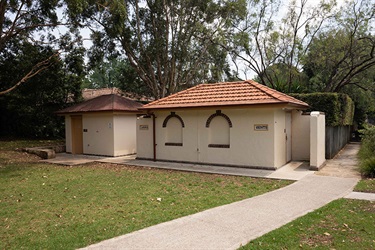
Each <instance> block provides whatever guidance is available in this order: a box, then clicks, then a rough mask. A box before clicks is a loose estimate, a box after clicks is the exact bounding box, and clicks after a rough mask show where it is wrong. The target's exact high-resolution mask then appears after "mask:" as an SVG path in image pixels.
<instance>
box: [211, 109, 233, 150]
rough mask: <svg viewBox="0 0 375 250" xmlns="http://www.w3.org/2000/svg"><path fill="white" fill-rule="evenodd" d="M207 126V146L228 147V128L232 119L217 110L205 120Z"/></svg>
mask: <svg viewBox="0 0 375 250" xmlns="http://www.w3.org/2000/svg"><path fill="white" fill-rule="evenodd" d="M206 127H207V128H208V147H210V148H229V147H230V128H231V127H232V121H231V120H230V118H229V117H228V116H227V115H226V114H223V113H221V111H220V110H217V111H216V113H215V114H212V115H211V116H210V117H209V118H208V119H207V121H206Z"/></svg>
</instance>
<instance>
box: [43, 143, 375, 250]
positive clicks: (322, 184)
mask: <svg viewBox="0 0 375 250" xmlns="http://www.w3.org/2000/svg"><path fill="white" fill-rule="evenodd" d="M358 149H359V145H358V144H348V145H347V146H346V147H345V148H344V149H343V150H342V151H341V152H340V153H339V155H338V156H336V157H335V158H334V159H332V160H329V161H327V164H326V165H325V167H324V168H322V169H321V170H320V171H319V172H315V174H314V171H310V170H309V168H308V167H309V166H308V164H306V163H304V162H291V163H289V164H287V165H285V166H284V167H282V168H280V169H278V170H276V171H273V170H262V169H248V168H233V167H221V166H210V165H197V164H185V163H169V162H152V161H141V160H136V159H135V156H134V155H133V156H125V157H116V158H112V157H109V158H108V157H97V156H78V157H77V156H74V155H70V154H58V155H57V157H56V158H55V159H50V160H44V161H46V162H51V163H57V164H65V165H79V164H84V163H86V162H93V161H98V162H108V163H117V164H127V165H136V166H146V167H155V168H166V169H176V170H182V171H196V172H204V173H218V174H229V175H243V176H252V177H262V178H276V179H288V180H297V182H295V183H293V184H291V185H289V186H287V187H284V188H281V189H278V190H275V191H272V192H269V193H266V194H263V195H260V196H256V197H253V198H250V199H246V200H242V201H239V202H235V203H231V204H228V205H224V206H220V207H216V208H212V209H209V210H206V211H203V212H200V213H197V214H193V215H190V216H186V217H182V218H179V219H176V220H172V221H168V222H165V223H161V224H158V225H155V226H152V227H148V228H145V229H142V230H139V231H136V232H133V233H129V234H126V235H123V236H119V237H116V238H113V239H109V240H106V241H103V242H100V243H98V244H94V245H91V246H88V247H86V248H84V249H237V248H238V247H240V246H241V245H244V244H246V243H248V242H249V241H251V240H253V239H255V238H257V237H259V236H261V235H263V234H265V233H268V232H270V231H272V230H274V229H276V228H279V227H281V226H283V225H285V224H286V223H288V222H290V221H292V220H294V219H296V218H298V217H300V216H303V215H305V214H307V213H308V212H311V211H313V210H315V209H317V208H319V207H322V206H324V205H325V204H327V203H329V202H331V201H333V200H335V199H338V198H342V197H345V198H350V199H366V200H372V201H374V200H375V197H374V196H375V194H366V193H358V192H352V190H353V187H354V186H355V185H356V183H357V181H358V180H359V177H360V175H359V173H358V171H357V169H356V166H357V162H356V154H357V151H358Z"/></svg>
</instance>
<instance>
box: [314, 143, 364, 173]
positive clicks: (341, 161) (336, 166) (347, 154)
mask: <svg viewBox="0 0 375 250" xmlns="http://www.w3.org/2000/svg"><path fill="white" fill-rule="evenodd" d="M359 148H360V144H359V143H355V142H354V143H348V144H347V145H346V146H345V147H344V148H343V149H342V150H341V151H340V152H339V153H338V154H337V155H336V156H335V158H333V159H331V160H327V161H326V165H325V166H324V167H323V168H322V169H320V170H319V172H317V173H316V174H318V175H324V176H336V177H344V178H346V177H349V178H361V175H360V173H359V171H358V164H357V153H358V150H359Z"/></svg>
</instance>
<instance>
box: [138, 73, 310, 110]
mask: <svg viewBox="0 0 375 250" xmlns="http://www.w3.org/2000/svg"><path fill="white" fill-rule="evenodd" d="M255 104H290V105H293V106H297V107H299V108H308V107H309V105H308V104H307V103H305V102H302V101H300V100H297V99H295V98H293V97H291V96H288V95H286V94H284V93H281V92H278V91H276V90H274V89H271V88H269V87H267V86H264V85H262V84H259V83H257V82H254V81H251V80H247V81H239V82H224V83H214V84H200V85H197V86H195V87H192V88H189V89H187V90H184V91H181V92H178V93H176V94H173V95H170V96H168V97H165V98H162V99H159V100H156V101H154V102H151V103H149V104H146V105H144V106H143V109H160V108H185V107H207V106H233V105H255Z"/></svg>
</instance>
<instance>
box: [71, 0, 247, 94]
mask: <svg viewBox="0 0 375 250" xmlns="http://www.w3.org/2000/svg"><path fill="white" fill-rule="evenodd" d="M86 4H87V5H86V7H85V8H83V9H82V12H81V13H78V12H77V13H76V14H77V20H78V19H79V20H85V24H86V25H89V26H90V28H91V30H92V31H93V35H92V37H93V40H94V43H95V45H96V49H94V50H93V52H92V54H91V55H92V56H93V58H95V60H98V58H100V56H103V53H104V52H103V49H105V50H106V52H109V53H111V54H113V53H114V54H116V53H117V54H118V53H119V54H121V55H124V56H125V57H126V59H127V60H128V61H129V63H130V65H131V66H132V67H133V69H134V70H135V71H136V72H137V74H138V76H139V78H140V79H141V80H142V81H143V83H144V84H145V85H146V86H147V87H148V88H149V90H150V92H151V93H152V95H153V96H154V97H155V98H161V97H164V96H167V95H169V94H171V93H174V92H176V91H179V90H181V89H183V88H186V87H187V86H191V85H195V84H197V83H201V82H203V81H220V80H224V79H226V75H225V72H227V73H228V75H229V74H230V69H229V64H228V63H227V62H226V59H227V52H226V51H225V50H223V49H222V48H221V47H219V46H218V45H217V44H218V43H217V42H218V41H221V42H223V41H224V34H225V33H226V31H227V30H228V29H229V28H231V27H232V26H233V24H235V23H237V22H238V21H239V20H240V19H241V18H242V17H244V15H245V10H246V4H245V0H227V1H216V0H201V1H197V0H147V1H141V0H130V1H120V0H113V1H99V2H98V3H96V4H92V3H90V2H89V1H88V2H86Z"/></svg>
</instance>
